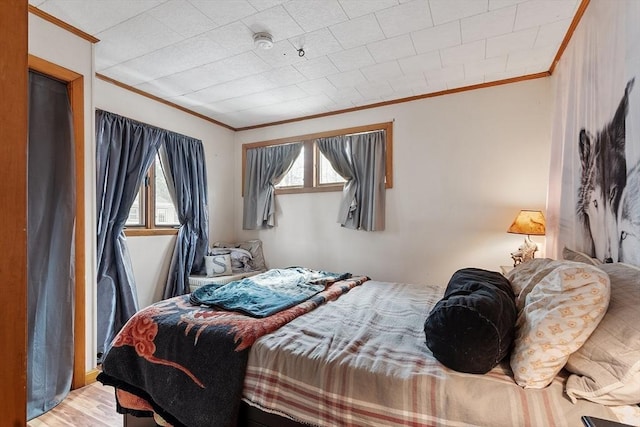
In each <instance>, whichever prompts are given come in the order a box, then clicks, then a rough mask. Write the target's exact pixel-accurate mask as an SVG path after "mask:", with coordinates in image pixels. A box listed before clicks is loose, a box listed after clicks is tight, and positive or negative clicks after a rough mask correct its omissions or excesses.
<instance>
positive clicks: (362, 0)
mask: <svg viewBox="0 0 640 427" xmlns="http://www.w3.org/2000/svg"><path fill="white" fill-rule="evenodd" d="M339 1H340V5H341V6H342V9H343V10H344V11H345V12H346V14H347V15H348V16H349V18H351V19H353V18H357V17H359V16H362V15H367V14H369V13H373V12H377V11H378V10H382V9H386V8H388V7H391V6H395V5H397V4H398V0H339Z"/></svg>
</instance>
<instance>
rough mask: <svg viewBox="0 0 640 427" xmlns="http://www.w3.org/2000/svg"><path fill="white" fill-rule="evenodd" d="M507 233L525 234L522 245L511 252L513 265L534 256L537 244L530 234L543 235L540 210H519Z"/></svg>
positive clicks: (543, 228)
mask: <svg viewBox="0 0 640 427" xmlns="http://www.w3.org/2000/svg"><path fill="white" fill-rule="evenodd" d="M507 233H514V234H525V235H526V236H527V237H525V239H524V243H523V244H522V246H520V247H519V248H518V250H517V251H515V252H511V258H512V259H513V266H514V267H515V266H516V265H518V264H520V263H521V262H525V261H529V260H531V259H533V258H534V256H535V252H536V251H537V250H538V245H536V244H535V243H534V242H532V241H531V237H530V236H531V235H534V236H544V233H545V220H544V215H543V214H542V211H531V210H521V211H520V212H519V213H518V216H516V219H515V220H514V221H513V224H511V227H509V229H508V230H507Z"/></svg>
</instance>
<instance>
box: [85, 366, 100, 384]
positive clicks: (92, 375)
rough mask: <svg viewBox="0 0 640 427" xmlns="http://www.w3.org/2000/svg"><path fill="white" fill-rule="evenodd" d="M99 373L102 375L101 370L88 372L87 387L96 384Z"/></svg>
mask: <svg viewBox="0 0 640 427" xmlns="http://www.w3.org/2000/svg"><path fill="white" fill-rule="evenodd" d="M99 373H100V369H92V370H91V371H89V372H87V373H86V374H85V376H84V383H85V385H89V384H91V383H95V382H96V377H97V376H98V374H99Z"/></svg>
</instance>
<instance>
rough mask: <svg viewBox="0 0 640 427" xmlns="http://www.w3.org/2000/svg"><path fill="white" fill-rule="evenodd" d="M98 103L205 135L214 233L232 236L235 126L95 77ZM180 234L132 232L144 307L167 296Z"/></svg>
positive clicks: (190, 133)
mask: <svg viewBox="0 0 640 427" xmlns="http://www.w3.org/2000/svg"><path fill="white" fill-rule="evenodd" d="M94 86H95V89H94V100H95V106H96V108H99V109H102V110H105V111H110V112H112V113H116V114H120V115H122V116H125V117H129V118H131V119H134V120H138V121H141V122H144V123H148V124H150V125H153V126H158V127H160V128H163V129H168V130H171V131H173V132H177V133H180V134H183V135H187V136H191V137H194V138H198V139H200V140H202V143H203V145H204V151H205V161H206V165H207V184H208V187H209V233H210V239H211V240H212V241H213V240H214V239H215V240H224V239H233V237H234V230H233V227H232V224H233V223H234V220H233V214H234V212H233V204H232V203H229V202H228V201H229V200H231V199H232V192H233V189H232V186H231V185H230V182H231V180H232V177H233V171H234V165H233V163H232V162H231V161H230V159H232V158H233V132H232V131H230V130H228V129H225V128H223V127H221V126H218V125H216V124H214V123H211V122H208V121H205V120H202V119H200V118H198V117H196V116H194V115H192V114H188V113H185V112H183V111H180V110H178V109H175V108H173V107H170V106H168V105H165V104H162V103H159V102H156V101H154V100H152V99H149V98H146V97H143V96H140V95H137V94H136V93H134V92H131V91H128V90H125V89H122V88H120V87H119V86H115V85H113V84H111V83H107V82H105V81H103V80H99V79H96V80H95V83H94ZM175 239H176V238H175V236H130V237H128V238H127V243H128V244H129V252H130V255H131V262H132V264H133V272H134V275H135V278H136V286H137V289H138V302H139V303H140V307H146V306H148V305H149V304H151V303H152V302H155V301H159V300H160V299H162V291H163V289H164V285H165V283H166V278H167V272H168V269H169V263H170V262H171V255H172V253H173V246H174V244H175Z"/></svg>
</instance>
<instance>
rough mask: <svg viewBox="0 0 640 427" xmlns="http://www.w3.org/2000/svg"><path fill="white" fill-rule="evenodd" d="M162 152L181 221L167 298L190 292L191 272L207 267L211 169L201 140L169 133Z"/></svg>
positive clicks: (168, 180) (165, 290)
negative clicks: (207, 163)
mask: <svg viewBox="0 0 640 427" xmlns="http://www.w3.org/2000/svg"><path fill="white" fill-rule="evenodd" d="M159 154H160V163H161V165H162V170H163V172H164V176H165V178H166V180H167V187H168V188H169V193H170V194H171V199H172V200H173V204H174V205H175V207H176V211H177V212H178V219H179V221H180V230H179V231H178V237H177V239H176V246H175V248H174V250H173V256H172V258H171V266H170V267H169V276H168V277H167V284H166V286H165V289H164V298H171V297H174V296H178V295H184V294H186V293H189V274H190V273H191V272H194V273H199V272H202V271H203V270H204V256H205V255H206V251H207V245H208V241H209V214H208V204H207V170H206V166H205V161H204V148H203V146H202V142H201V141H200V140H197V139H194V138H190V137H187V136H183V135H178V134H175V133H167V135H165V140H164V144H163V145H162V146H161V147H160V152H159ZM157 172H158V171H156V173H157Z"/></svg>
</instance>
